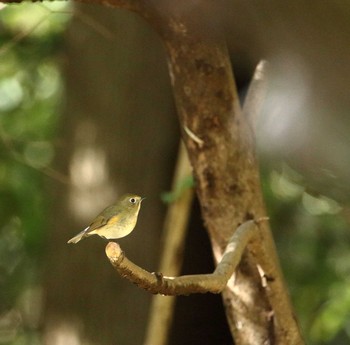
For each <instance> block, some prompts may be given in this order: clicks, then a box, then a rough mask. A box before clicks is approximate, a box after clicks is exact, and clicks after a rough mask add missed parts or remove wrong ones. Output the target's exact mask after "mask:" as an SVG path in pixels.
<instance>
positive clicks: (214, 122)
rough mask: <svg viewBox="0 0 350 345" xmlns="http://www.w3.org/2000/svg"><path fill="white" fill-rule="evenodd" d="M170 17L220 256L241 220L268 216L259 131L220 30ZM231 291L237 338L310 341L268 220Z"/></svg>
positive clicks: (186, 113)
mask: <svg viewBox="0 0 350 345" xmlns="http://www.w3.org/2000/svg"><path fill="white" fill-rule="evenodd" d="M168 23H170V25H168V27H167V29H168V30H164V32H165V35H163V37H164V38H165V42H166V47H167V51H168V55H169V67H170V74H171V79H172V84H173V88H174V95H175V99H176V104H177V108H178V113H179V117H180V122H181V126H182V128H185V126H186V127H187V128H188V129H189V130H190V132H191V133H193V134H194V135H195V136H196V137H197V138H199V139H200V140H199V141H196V140H193V138H192V137H191V136H189V135H188V134H187V132H188V131H183V138H184V141H185V143H186V147H187V149H188V152H189V157H190V160H191V163H192V165H193V169H194V174H195V178H196V183H197V192H198V196H199V199H200V201H201V207H202V213H203V218H204V220H205V223H206V226H207V228H208V231H209V234H210V238H211V241H212V245H213V252H214V255H215V258H216V260H217V261H219V260H220V259H221V256H222V253H223V250H224V248H225V245H226V244H227V241H228V239H229V238H230V236H231V235H232V232H233V231H234V229H235V228H236V227H237V225H238V224H239V223H242V222H244V221H246V220H248V219H253V218H255V219H256V218H259V217H261V216H265V208H264V204H263V200H262V195H261V188H260V181H259V173H258V172H259V169H258V165H257V162H256V159H255V157H254V149H253V145H252V142H253V141H252V133H251V131H250V129H249V128H248V126H247V123H246V121H245V119H244V118H243V117H242V112H241V110H240V105H239V100H238V96H237V92H236V89H235V86H234V80H233V74H232V71H231V67H230V62H229V56H228V54H227V51H226V49H225V45H224V44H223V43H222V42H221V39H220V37H219V35H218V37H213V36H212V35H210V36H209V37H208V35H207V34H206V32H205V31H201V30H198V26H197V27H195V28H193V27H192V26H191V24H190V23H189V22H188V21H187V22H186V19H182V20H181V19H179V18H177V19H176V20H170V21H169V22H168ZM174 23H176V24H174ZM201 142H203V143H202V144H201ZM257 265H259V266H260V268H261V269H262V270H261V269H260V273H259V271H258V268H257ZM262 272H263V273H262ZM261 275H263V277H262V276H261ZM262 278H263V279H262ZM263 285H264V286H263ZM223 298H224V303H225V306H226V312H227V317H228V319H229V320H230V327H231V331H232V333H233V334H234V338H235V341H236V343H237V344H275V343H276V344H300V343H302V340H301V338H300V334H299V331H298V327H297V325H296V322H295V320H294V318H293V315H292V311H291V307H290V303H289V297H288V293H287V291H286V289H285V287H284V284H283V281H282V275H281V272H280V268H279V265H278V261H277V257H276V252H275V248H274V245H273V241H272V238H271V233H270V230H269V228H268V226H262V231H261V233H260V238H259V239H258V240H257V241H255V243H253V244H252V245H251V246H250V247H249V250H248V251H247V252H246V254H245V256H244V258H243V260H242V263H241V264H240V266H239V269H238V271H237V272H236V275H235V279H234V282H232V284H228V286H227V289H226V290H225V291H224V293H223Z"/></svg>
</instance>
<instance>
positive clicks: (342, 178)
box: [0, 0, 350, 345]
mask: <svg viewBox="0 0 350 345" xmlns="http://www.w3.org/2000/svg"><path fill="white" fill-rule="evenodd" d="M203 4H204V5H205V4H207V3H206V2H205V1H203ZM0 6H1V7H0V158H1V159H0V344H9V345H10V344H11V345H20V344H33V345H41V344H50V345H61V344H64V345H79V344H101V345H109V344H111V345H112V344H114V345H115V344H118V345H119V344H121V345H128V344H142V341H143V339H144V336H145V331H146V327H147V319H148V312H149V306H150V301H151V296H149V294H147V293H146V292H145V291H143V290H140V289H138V288H136V287H135V286H133V285H132V284H130V283H129V282H127V281H125V280H123V279H122V278H120V277H119V276H117V274H116V273H115V272H114V271H113V269H112V267H111V266H110V264H109V262H108V261H107V260H106V258H105V254H104V247H105V242H104V241H102V240H100V239H98V238H89V239H87V240H84V241H82V242H81V243H79V244H78V245H76V246H72V245H67V244H66V242H67V240H68V239H69V238H70V237H72V236H73V235H75V234H76V233H77V232H78V231H80V230H81V229H83V228H84V227H85V226H86V225H87V224H88V223H89V221H91V219H92V218H94V217H95V216H96V214H97V213H98V212H100V211H101V209H103V208H104V207H105V206H106V205H108V204H110V203H112V202H113V201H114V200H115V199H116V198H117V197H118V196H119V195H120V194H121V193H124V192H133V193H137V194H140V195H142V196H146V197H147V200H146V201H145V202H144V203H143V205H142V210H141V212H140V217H139V222H138V225H137V227H136V230H135V231H134V232H133V233H132V234H131V235H130V236H128V237H126V238H125V239H122V240H120V244H121V246H122V248H123V249H124V250H125V251H126V253H127V256H128V257H129V258H130V259H131V260H133V261H134V262H135V263H137V264H139V265H141V266H142V267H144V268H146V269H148V270H149V271H156V270H157V267H158V258H159V253H160V250H161V246H162V240H161V238H162V222H163V219H164V215H165V211H166V206H167V205H166V204H165V203H164V202H163V201H162V198H161V196H162V194H163V193H164V192H167V191H169V189H170V186H171V179H172V175H173V170H174V165H175V162H176V155H177V148H178V144H179V128H178V122H177V118H176V111H175V107H174V103H173V98H172V94H171V87H170V81H169V76H168V72H167V66H166V56H165V54H164V51H163V47H162V44H161V41H160V39H159V38H158V36H157V35H156V33H155V32H154V31H153V30H152V28H150V26H149V25H147V24H146V23H145V22H144V21H143V20H142V19H140V18H139V17H138V16H136V15H135V14H133V13H130V12H127V11H120V10H111V9H106V8H104V7H102V6H93V5H77V6H74V7H73V6H72V4H71V3H65V2H50V3H49V2H45V3H43V4H21V5H9V6H5V5H0ZM196 6H199V5H198V2H196V4H194V3H193V4H192V5H189V3H188V2H186V5H184V6H181V4H179V6H178V7H177V10H178V11H179V12H181V11H187V12H189V14H191V11H192V12H195V11H196V10H197V7H196ZM203 8H204V11H208V13H209V14H210V15H208V16H207V18H209V19H212V20H213V21H212V24H213V25H220V26H222V28H223V29H224V30H225V35H226V38H227V41H228V46H229V50H230V54H231V57H232V64H233V69H234V72H235V76H236V80H237V84H238V88H239V91H240V95H241V97H242V101H243V100H244V96H245V93H246V91H247V87H248V84H249V81H250V79H251V77H252V75H253V72H254V68H255V66H256V64H257V63H258V62H259V61H260V60H261V59H266V60H267V61H268V67H267V71H266V73H267V74H266V75H267V81H268V88H267V90H266V99H265V101H264V105H263V109H262V110H261V112H260V116H259V118H258V121H257V125H256V127H257V130H256V136H257V147H258V154H259V159H260V165H261V176H262V187H263V191H264V196H265V200H266V204H267V206H268V210H269V216H270V219H271V224H272V228H273V232H274V236H275V239H276V242H277V247H278V252H279V256H280V259H281V264H282V267H283V271H284V274H285V277H286V280H287V283H288V287H289V290H290V293H291V296H292V300H293V304H294V307H295V311H296V315H297V318H298V320H299V322H300V325H301V327H302V330H303V333H304V335H305V338H306V340H307V342H308V344H314V345H318V344H337V345H341V344H349V343H350V251H349V246H350V232H349V219H350V209H349V207H348V201H349V199H350V184H349V182H348V177H349V176H350V174H349V170H350V169H349V167H350V157H349V154H348V152H349V150H350V117H349V115H348V112H349V109H350V104H349V103H350V97H349V85H350V68H349V67H348V61H349V58H350V45H349V42H350V21H349V18H350V5H349V4H348V3H346V2H341V1H324V2H317V3H316V2H314V3H312V4H311V3H309V2H306V1H301V0H300V1H284V2H280V1H270V2H268V3H267V2H265V3H264V2H259V1H249V2H247V1H243V0H242V1H236V0H235V1H227V2H226V3H222V8H215V11H212V5H211V6H208V7H205V6H204V7H203ZM184 255H185V257H184V266H183V273H204V272H208V271H210V270H211V269H212V268H213V266H212V256H211V250H210V244H209V241H208V238H207V235H206V233H205V229H203V227H202V225H201V219H200V211H199V206H198V204H197V202H195V203H194V205H193V210H192V216H191V221H190V226H189V232H188V235H187V239H186V247H185V253H184ZM164 273H165V274H166V272H164ZM179 343H180V344H196V343H201V344H208V345H209V344H216V345H217V344H232V343H233V341H232V339H231V337H230V334H229V331H228V328H227V325H226V321H225V316H224V311H223V307H222V304H221V299H220V296H211V295H204V296H190V297H181V298H178V300H177V304H176V310H175V319H174V325H173V328H172V331H171V335H170V339H169V344H179Z"/></svg>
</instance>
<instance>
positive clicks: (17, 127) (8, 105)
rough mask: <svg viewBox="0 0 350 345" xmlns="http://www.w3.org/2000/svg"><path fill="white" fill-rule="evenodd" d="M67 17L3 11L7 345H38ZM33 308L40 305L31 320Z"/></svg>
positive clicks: (1, 167)
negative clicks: (42, 266) (48, 180)
mask: <svg viewBox="0 0 350 345" xmlns="http://www.w3.org/2000/svg"><path fill="white" fill-rule="evenodd" d="M67 10H68V4H67V3H63V2H61V3H49V4H45V5H42V4H22V5H11V6H4V5H2V7H1V9H0V196H1V197H0V291H1V293H0V344H20V343H21V344H29V343H31V344H32V343H33V344H34V343H37V341H34V339H37V336H36V335H35V334H36V333H35V322H34V321H35V320H34V319H37V315H36V314H37V313H36V312H34V310H38V308H39V304H38V301H39V296H38V291H39V290H40V289H39V288H38V283H39V275H40V265H39V263H40V259H41V257H42V253H43V246H42V244H43V240H44V238H45V231H46V230H45V216H46V213H47V207H48V204H49V203H48V200H47V199H48V196H47V193H46V191H45V188H44V187H45V176H46V175H47V169H48V168H49V166H50V164H51V162H52V159H53V157H54V144H53V137H54V134H55V130H56V124H57V121H58V112H57V106H58V101H59V99H60V98H61V89H62V85H61V78H60V72H59V67H58V63H57V62H58V58H59V52H60V50H61V42H62V32H63V30H64V28H65V26H66V23H67V21H68V20H69V18H70V15H69V14H67ZM23 296H26V297H25V298H24V297H23ZM30 303H35V304H36V305H35V306H34V305H33V306H32V307H33V308H30V309H32V312H31V313H28V310H27V309H28V304H29V305H30ZM33 320H34V321H33Z"/></svg>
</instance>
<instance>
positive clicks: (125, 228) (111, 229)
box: [96, 218, 137, 239]
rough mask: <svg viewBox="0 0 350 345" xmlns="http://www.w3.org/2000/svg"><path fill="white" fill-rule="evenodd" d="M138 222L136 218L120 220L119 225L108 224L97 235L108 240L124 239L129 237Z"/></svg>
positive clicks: (98, 230)
mask: <svg viewBox="0 0 350 345" xmlns="http://www.w3.org/2000/svg"><path fill="white" fill-rule="evenodd" d="M136 220H137V219H136V218H135V219H127V220H126V219H125V220H120V221H119V222H118V223H117V224H106V225H105V226H103V227H102V228H100V229H97V231H96V233H98V235H100V236H103V237H105V238H107V239H115V238H122V237H124V236H127V235H129V234H130V233H131V231H133V230H134V227H135V225H136Z"/></svg>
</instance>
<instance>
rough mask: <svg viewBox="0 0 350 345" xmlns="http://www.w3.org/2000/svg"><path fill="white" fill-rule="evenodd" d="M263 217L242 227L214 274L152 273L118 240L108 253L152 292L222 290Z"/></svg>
mask: <svg viewBox="0 0 350 345" xmlns="http://www.w3.org/2000/svg"><path fill="white" fill-rule="evenodd" d="M263 220H266V218H264V219H263V218H262V219H260V220H258V221H253V220H250V221H247V222H245V223H243V224H242V225H240V226H239V227H238V229H237V230H236V231H235V232H234V234H233V235H232V237H231V239H230V241H229V243H228V244H227V247H226V250H225V251H224V253H223V256H222V259H221V261H220V262H219V263H218V265H217V267H216V269H215V271H214V272H213V273H211V274H197V275H186V276H179V277H166V276H163V275H162V274H161V273H156V274H155V273H150V272H148V271H146V270H144V269H142V268H141V267H139V266H137V265H135V264H134V263H132V262H131V261H130V260H129V259H128V258H127V257H126V256H125V255H124V253H123V251H122V250H121V248H120V246H119V244H117V243H115V242H109V243H108V244H107V246H106V255H107V257H108V259H109V261H110V262H111V264H112V265H113V267H114V268H115V269H116V270H117V272H118V273H119V274H120V275H121V276H122V277H124V278H126V279H128V280H130V281H131V282H133V283H134V284H136V285H137V286H139V287H140V288H142V289H145V290H147V291H149V292H151V293H154V294H162V295H170V296H178V295H190V294H193V293H207V292H211V293H220V292H222V291H223V289H224V288H225V287H226V285H227V282H228V280H229V279H230V278H231V276H232V274H233V272H234V271H235V269H236V267H237V265H238V264H239V262H240V260H241V257H242V254H243V251H244V249H245V247H246V245H247V243H248V242H249V241H250V240H251V239H252V237H253V235H254V234H255V233H256V232H257V230H258V224H259V223H260V222H261V221H263Z"/></svg>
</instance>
